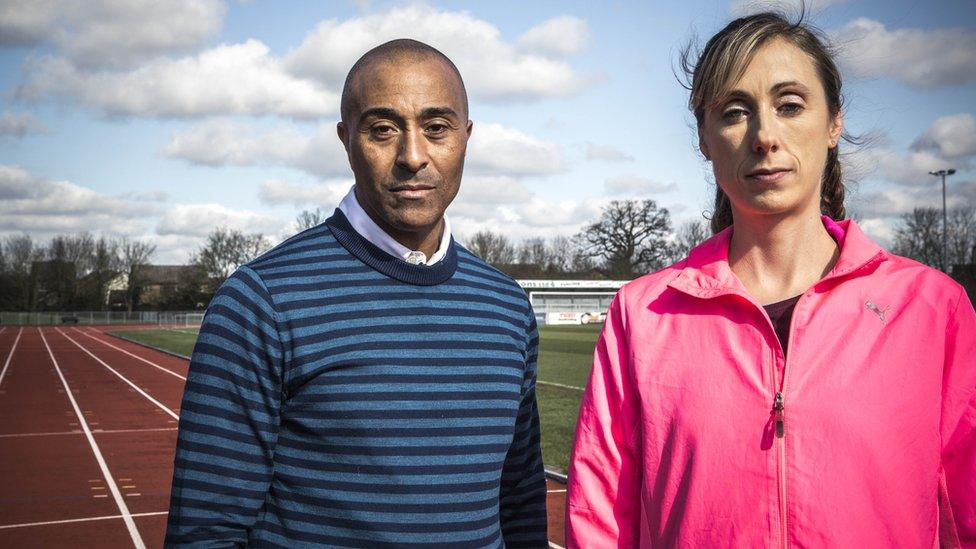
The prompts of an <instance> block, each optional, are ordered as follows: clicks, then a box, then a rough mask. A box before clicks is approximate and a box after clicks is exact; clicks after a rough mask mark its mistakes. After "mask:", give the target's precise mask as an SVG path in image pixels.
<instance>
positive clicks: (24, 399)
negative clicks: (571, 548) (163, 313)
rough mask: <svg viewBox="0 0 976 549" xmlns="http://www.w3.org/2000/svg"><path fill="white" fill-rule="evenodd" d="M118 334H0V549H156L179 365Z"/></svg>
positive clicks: (16, 330) (560, 488) (4, 330)
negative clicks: (120, 548) (65, 548)
mask: <svg viewBox="0 0 976 549" xmlns="http://www.w3.org/2000/svg"><path fill="white" fill-rule="evenodd" d="M118 328H121V327H99V328H93V327H84V328H77V327H71V328H68V327H43V328H38V327H33V326H31V327H27V326H25V327H17V326H5V327H0V482H2V485H0V486H2V488H0V547H133V546H134V547H162V544H163V536H164V534H165V531H166V510H167V508H168V506H169V489H170V481H171V479H172V474H173V453H174V449H175V446H176V425H177V420H178V418H179V413H180V409H179V406H180V399H181V397H182V395H183V383H184V381H185V376H186V372H187V368H188V366H189V364H188V362H187V361H186V360H184V359H181V358H177V357H174V356H171V355H167V354H165V353H161V352H158V351H155V350H152V349H147V348H145V347H142V346H140V345H136V344H134V343H130V342H127V341H124V340H121V339H118V338H115V337H113V336H110V335H107V334H106V333H104V332H105V331H106V330H113V329H118ZM126 328H127V329H128V328H131V326H128V327H126ZM549 483H550V486H549V490H550V492H549V536H550V539H551V540H552V542H551V543H550V546H551V547H554V548H559V547H560V546H561V545H562V544H563V531H562V529H563V527H562V524H563V518H562V517H563V508H564V505H565V495H566V494H565V486H564V485H562V484H559V483H557V482H554V481H551V480H550V481H549Z"/></svg>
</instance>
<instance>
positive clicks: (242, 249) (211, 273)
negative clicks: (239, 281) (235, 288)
mask: <svg viewBox="0 0 976 549" xmlns="http://www.w3.org/2000/svg"><path fill="white" fill-rule="evenodd" d="M269 247H270V243H269V242H268V239H266V238H265V237H264V235H262V234H260V233H255V234H246V233H244V232H243V231H240V230H237V229H227V228H224V227H217V228H216V229H214V230H213V231H211V232H210V234H209V235H207V241H206V242H204V244H203V246H201V247H200V250H199V251H198V252H197V254H196V256H195V257H194V259H193V263H196V264H197V265H199V266H200V268H201V269H202V270H203V272H204V274H205V275H206V276H207V278H209V279H211V280H212V281H213V282H214V283H215V285H217V284H220V283H221V282H223V281H224V280H226V279H227V277H229V276H230V275H231V274H233V272H234V271H236V270H237V268H238V267H240V266H241V265H243V264H245V263H247V262H248V261H250V260H251V259H253V258H255V257H257V255H258V254H260V253H261V252H263V251H265V250H267V249H268V248H269ZM214 290H216V288H214Z"/></svg>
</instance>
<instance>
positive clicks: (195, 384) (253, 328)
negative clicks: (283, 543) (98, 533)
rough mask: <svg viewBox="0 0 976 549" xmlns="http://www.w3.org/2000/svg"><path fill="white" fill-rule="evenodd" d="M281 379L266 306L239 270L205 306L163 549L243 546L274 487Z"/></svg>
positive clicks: (262, 292)
mask: <svg viewBox="0 0 976 549" xmlns="http://www.w3.org/2000/svg"><path fill="white" fill-rule="evenodd" d="M281 374H282V345H281V341H280V337H279V333H278V329H277V320H276V315H275V311H274V308H273V306H272V303H271V297H270V295H269V294H268V291H267V288H266V287H265V286H264V283H263V282H262V281H261V279H260V278H259V277H258V275H257V274H256V273H255V272H254V271H252V270H251V269H249V268H247V267H242V268H240V269H239V270H238V271H237V272H236V273H234V274H233V275H232V276H231V277H230V278H229V279H228V280H227V281H226V282H225V283H224V284H223V285H222V286H221V288H220V289H219V290H218V291H217V294H216V295H215V296H214V298H213V300H212V301H211V302H210V306H209V307H208V308H207V313H206V316H205V318H204V321H203V324H202V326H201V327H200V335H199V336H198V338H197V343H196V346H195V347H194V350H193V356H192V358H191V360H190V372H189V375H188V376H187V379H186V388H185V389H184V393H183V404H182V407H181V410H180V428H179V436H178V439H177V443H176V459H175V467H174V471H173V489H172V495H171V498H170V509H169V522H168V525H167V531H166V542H165V544H166V546H167V547H181V546H189V545H192V546H194V547H233V546H240V547H243V546H244V545H245V544H246V543H247V541H248V532H249V531H250V530H251V528H253V527H254V525H255V522H256V521H257V519H258V513H259V511H260V510H261V508H262V505H263V504H264V501H265V499H266V496H267V492H268V486H269V483H270V481H271V474H272V458H273V454H274V448H275V442H276V441H277V436H278V412H279V409H280V406H281V400H282V399H281V387H282V385H281Z"/></svg>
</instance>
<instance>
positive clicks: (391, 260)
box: [325, 209, 458, 286]
mask: <svg viewBox="0 0 976 549" xmlns="http://www.w3.org/2000/svg"><path fill="white" fill-rule="evenodd" d="M325 225H326V226H327V227H328V228H329V231H331V232H332V236H334V237H335V239H336V240H337V241H338V242H339V244H341V245H342V247H343V248H345V249H346V250H347V251H348V252H349V253H351V254H352V255H354V256H356V258H357V259H359V260H360V261H362V262H363V263H365V264H367V265H369V266H370V267H372V268H373V269H375V270H377V271H379V272H381V273H383V274H385V275H386V276H389V277H390V278H394V279H396V280H399V281H400V282H405V283H407V284H414V285H417V286H434V285H437V284H441V283H442V282H445V281H446V280H447V279H449V278H451V277H452V276H454V271H455V270H457V260H458V257H457V244H456V243H455V242H454V239H453V238H452V239H451V244H450V247H448V249H447V254H446V255H445V256H444V259H442V260H440V261H438V262H437V263H436V264H434V265H429V266H428V265H411V264H410V263H407V262H406V261H404V260H402V259H400V258H398V257H394V256H392V255H390V254H389V253H387V252H385V251H383V250H381V249H380V248H379V247H377V246H376V245H375V244H373V243H372V242H370V241H369V240H366V239H365V238H364V237H363V236H362V235H360V234H359V233H358V232H356V229H354V228H353V226H352V225H351V224H350V223H349V220H348V219H346V216H345V215H343V213H342V211H340V210H338V209H336V211H335V212H334V213H333V214H332V217H330V218H328V219H326V220H325Z"/></svg>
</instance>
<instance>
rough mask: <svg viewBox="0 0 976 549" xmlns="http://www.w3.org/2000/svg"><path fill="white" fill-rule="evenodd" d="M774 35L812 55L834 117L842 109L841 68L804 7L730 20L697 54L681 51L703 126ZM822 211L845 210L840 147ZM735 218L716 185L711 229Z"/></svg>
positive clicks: (830, 164) (691, 103) (831, 163)
mask: <svg viewBox="0 0 976 549" xmlns="http://www.w3.org/2000/svg"><path fill="white" fill-rule="evenodd" d="M773 38H782V39H784V40H787V41H788V42H789V43H791V44H793V45H794V46H796V47H798V48H800V49H801V50H803V51H804V52H806V53H807V55H809V56H810V58H811V59H812V60H813V64H814V67H815V69H816V71H817V75H818V76H819V77H820V83H821V84H822V85H823V89H824V92H826V96H827V108H828V111H829V113H830V116H831V117H834V116H836V115H837V113H839V112H840V111H841V107H842V106H843V96H842V95H841V91H840V90H841V77H840V71H838V70H837V65H836V64H835V63H834V56H833V53H832V52H831V51H830V48H829V47H828V45H827V41H826V39H824V38H822V37H821V33H820V32H819V31H818V30H816V29H815V28H813V27H811V26H809V25H806V24H804V23H803V15H802V13H801V15H800V17H799V20H798V21H797V22H796V23H791V22H790V21H789V20H787V18H786V17H784V16H783V15H780V14H778V13H772V12H764V13H758V14H756V15H749V16H747V17H740V18H739V19H736V20H735V21H732V22H731V23H729V24H728V25H726V27H725V28H724V29H722V30H721V31H719V32H718V33H717V34H716V35H715V36H713V37H712V38H711V39H710V40H709V41H708V43H707V44H705V48H704V49H703V50H702V51H701V53H700V54H698V55H697V56H696V55H695V54H694V53H693V52H692V47H691V46H688V47H687V48H685V50H684V51H683V52H682V56H681V68H682V70H683V71H684V73H685V75H686V76H687V78H688V79H689V80H690V81H691V82H690V85H686V87H687V88H688V89H689V90H690V91H691V97H690V98H689V99H688V108H690V109H691V110H692V111H693V112H694V113H695V119H696V121H697V123H698V129H699V131H700V130H701V127H702V122H703V120H704V116H705V111H706V110H708V109H709V108H712V107H714V106H716V105H717V104H718V102H720V101H721V100H722V98H723V97H724V96H725V94H726V93H728V91H729V88H731V87H732V85H733V84H734V83H735V82H736V81H738V80H739V78H741V77H742V74H743V73H744V72H745V70H746V67H747V66H748V65H749V62H750V61H751V60H752V58H753V56H754V55H755V53H756V51H757V50H759V48H760V47H762V46H763V45H764V44H765V43H767V42H768V41H769V40H771V39H773ZM695 57H697V60H695ZM845 137H846V136H845ZM820 211H821V212H823V213H824V214H825V215H828V216H830V217H831V218H833V219H837V220H839V219H843V218H844V216H845V212H844V182H843V179H842V176H841V166H840V159H839V158H838V147H833V148H831V149H830V150H829V151H827V165H826V166H825V167H824V173H823V179H822V187H821V190H820ZM731 224H732V206H731V204H730V203H729V198H728V196H726V195H725V192H724V191H723V190H722V189H721V188H720V187H719V186H718V185H716V189H715V211H714V212H713V213H712V222H711V226H712V231H713V232H716V233H717V232H719V231H721V230H722V229H724V228H726V227H728V226H729V225H731Z"/></svg>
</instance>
